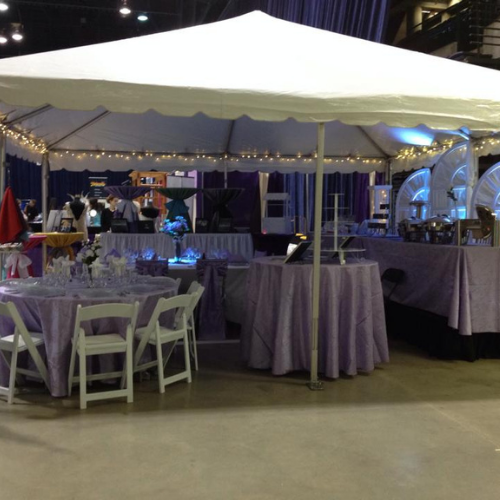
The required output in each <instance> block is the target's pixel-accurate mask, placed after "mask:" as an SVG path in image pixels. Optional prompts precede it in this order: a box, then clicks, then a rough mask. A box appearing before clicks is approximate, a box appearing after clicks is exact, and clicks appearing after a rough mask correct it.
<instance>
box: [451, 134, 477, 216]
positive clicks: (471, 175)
mask: <svg viewBox="0 0 500 500" xmlns="http://www.w3.org/2000/svg"><path fill="white" fill-rule="evenodd" d="M466 155H467V156H466V158H467V159H466V163H467V167H466V168H467V181H466V182H467V187H466V192H465V196H466V207H467V214H466V215H465V217H467V218H469V219H473V218H475V217H477V214H476V207H474V206H472V193H473V192H474V186H475V185H476V184H477V181H478V179H479V162H478V155H477V153H476V151H475V150H474V144H473V142H472V141H471V140H470V139H468V140H467V153H466ZM456 216H457V217H458V214H456Z"/></svg>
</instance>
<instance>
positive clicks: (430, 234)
mask: <svg viewBox="0 0 500 500" xmlns="http://www.w3.org/2000/svg"><path fill="white" fill-rule="evenodd" d="M423 226H424V231H425V233H426V239H427V241H428V242H429V243H433V244H440V245H449V244H450V243H453V237H454V235H455V221H454V220H453V219H452V218H451V217H449V216H448V215H445V214H442V215H435V216H433V217H430V218H428V219H426V220H425V221H424V224H423Z"/></svg>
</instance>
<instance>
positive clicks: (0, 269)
mask: <svg viewBox="0 0 500 500" xmlns="http://www.w3.org/2000/svg"><path fill="white" fill-rule="evenodd" d="M6 156H7V137H6V135H5V132H2V133H1V134H0V200H3V195H4V193H5V178H6V175H5V174H6V171H7V164H6ZM0 278H1V279H2V280H3V279H5V278H6V273H5V268H4V255H3V254H0Z"/></svg>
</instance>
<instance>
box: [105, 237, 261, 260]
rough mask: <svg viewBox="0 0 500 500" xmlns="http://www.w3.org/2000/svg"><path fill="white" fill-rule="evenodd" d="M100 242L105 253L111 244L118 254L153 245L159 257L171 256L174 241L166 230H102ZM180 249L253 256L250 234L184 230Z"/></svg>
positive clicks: (110, 247) (173, 252)
mask: <svg viewBox="0 0 500 500" xmlns="http://www.w3.org/2000/svg"><path fill="white" fill-rule="evenodd" d="M101 245H102V247H103V253H104V255H106V254H107V253H108V252H109V251H111V250H112V249H113V248H115V249H116V250H118V251H119V252H120V253H121V254H123V252H124V251H125V250H127V249H132V250H141V249H144V248H152V249H154V250H155V252H156V253H157V254H158V255H161V256H162V257H174V255H175V250H174V242H173V240H172V238H170V237H169V236H167V235H165V234H161V233H157V234H120V233H114V234H113V233H103V234H101ZM181 245H182V249H183V250H185V249H186V248H189V247H191V248H197V249H198V250H199V251H200V252H202V253H203V252H205V253H207V256H208V253H209V252H210V251H213V250H227V251H228V252H230V253H231V254H232V255H241V256H242V257H243V258H244V259H245V260H247V261H249V260H251V259H252V258H253V243H252V235H251V234H237V233H234V234H209V233H207V234H187V235H186V236H185V237H184V239H183V240H182V243H181Z"/></svg>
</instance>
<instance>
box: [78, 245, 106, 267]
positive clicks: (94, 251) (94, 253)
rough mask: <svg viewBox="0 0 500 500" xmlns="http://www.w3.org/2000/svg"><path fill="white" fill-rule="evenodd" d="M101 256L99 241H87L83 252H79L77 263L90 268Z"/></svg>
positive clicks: (82, 249)
mask: <svg viewBox="0 0 500 500" xmlns="http://www.w3.org/2000/svg"><path fill="white" fill-rule="evenodd" d="M100 254H101V245H100V242H99V241H93V242H90V241H86V242H84V244H83V246H82V248H81V250H80V251H79V252H78V254H77V256H76V261H77V262H81V263H82V264H86V265H87V266H90V265H92V263H93V262H95V261H96V260H97V259H98V258H99V256H100Z"/></svg>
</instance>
